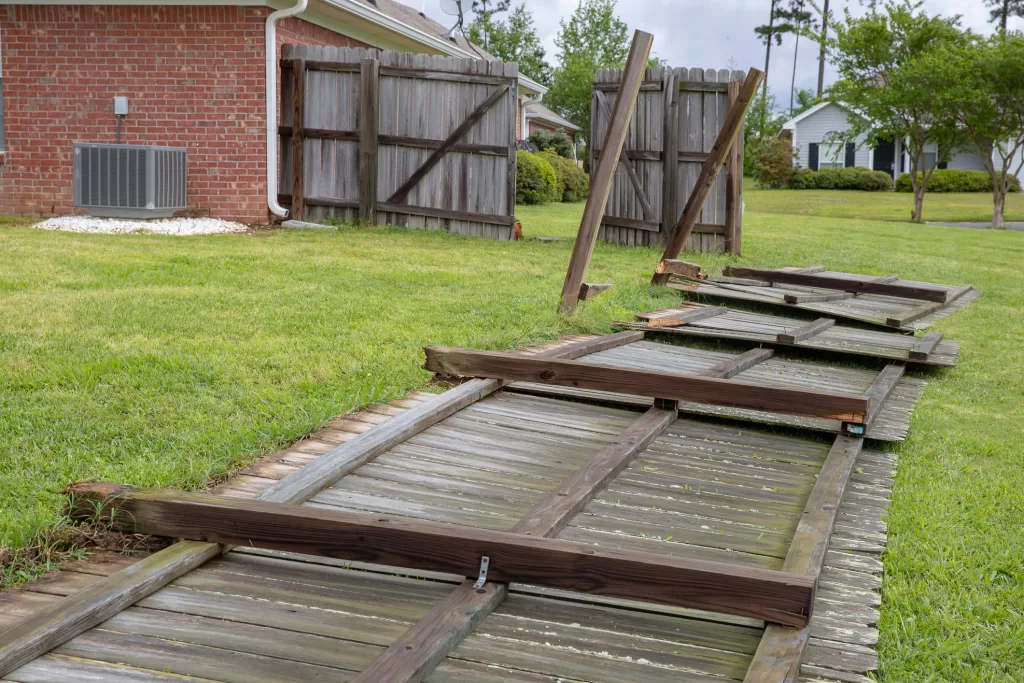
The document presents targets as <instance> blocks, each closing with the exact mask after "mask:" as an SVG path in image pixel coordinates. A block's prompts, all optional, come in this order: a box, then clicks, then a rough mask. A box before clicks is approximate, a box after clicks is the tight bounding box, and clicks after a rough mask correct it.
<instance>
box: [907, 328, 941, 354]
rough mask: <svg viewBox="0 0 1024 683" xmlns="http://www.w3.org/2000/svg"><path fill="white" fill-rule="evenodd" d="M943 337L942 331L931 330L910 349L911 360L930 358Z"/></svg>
mask: <svg viewBox="0 0 1024 683" xmlns="http://www.w3.org/2000/svg"><path fill="white" fill-rule="evenodd" d="M942 339H943V337H942V333H941V332H929V333H928V334H926V335H924V337H922V338H921V341H919V342H917V343H916V344H914V346H913V348H911V349H910V359H911V360H928V356H929V355H930V354H932V353H934V351H935V348H936V347H937V346H938V345H939V342H941V341H942Z"/></svg>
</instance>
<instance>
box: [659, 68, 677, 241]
mask: <svg viewBox="0 0 1024 683" xmlns="http://www.w3.org/2000/svg"><path fill="white" fill-rule="evenodd" d="M666 71H667V73H666V75H665V84H664V86H663V87H664V88H665V114H664V117H665V121H664V124H665V145H664V152H663V154H662V162H661V176H662V177H661V180H662V190H661V197H662V204H661V228H660V230H661V235H660V237H661V240H662V241H664V240H667V239H668V233H669V231H670V230H671V229H672V226H673V225H675V224H676V220H677V219H678V218H679V202H678V201H677V199H678V197H679V81H678V80H676V72H675V69H669V68H666Z"/></svg>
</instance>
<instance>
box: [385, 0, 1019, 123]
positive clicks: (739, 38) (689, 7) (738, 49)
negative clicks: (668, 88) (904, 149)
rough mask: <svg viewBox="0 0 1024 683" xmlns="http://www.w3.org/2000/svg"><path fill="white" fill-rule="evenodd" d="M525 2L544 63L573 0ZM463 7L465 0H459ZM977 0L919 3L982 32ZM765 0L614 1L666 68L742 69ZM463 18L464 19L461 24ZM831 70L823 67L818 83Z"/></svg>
mask: <svg viewBox="0 0 1024 683" xmlns="http://www.w3.org/2000/svg"><path fill="white" fill-rule="evenodd" d="M402 1H403V2H406V3H407V4H410V5H412V6H414V7H415V6H417V5H420V7H416V8H417V9H421V8H422V9H424V10H425V11H426V13H427V14H428V15H430V16H431V17H432V18H434V19H436V20H437V21H439V22H441V23H442V24H444V25H446V26H449V25H451V24H452V23H453V22H452V17H450V16H448V15H446V14H444V13H443V12H442V11H441V0H402ZM523 2H525V3H526V5H527V7H528V8H529V9H530V11H531V12H533V16H534V20H535V24H536V26H537V29H538V33H539V34H540V38H541V40H542V41H543V42H544V46H545V48H546V49H547V52H548V55H547V56H548V61H549V62H550V63H552V64H554V62H555V52H556V50H555V43H554V39H555V36H556V35H557V33H558V22H559V20H560V19H562V18H565V17H568V16H569V15H570V14H572V11H573V9H575V8H576V6H577V4H578V3H579V0H513V6H516V5H518V4H521V3H523ZM464 4H465V5H467V6H468V5H470V4H471V3H470V0H464ZM847 5H849V6H850V8H851V10H853V11H856V12H858V13H861V12H863V10H862V9H860V5H859V3H858V2H857V0H832V8H833V11H834V12H835V13H836V14H841V13H842V9H843V7H845V6H847ZM984 5H985V3H984V2H983V0H925V3H924V9H925V10H926V11H927V12H929V13H932V14H944V15H952V14H962V15H963V22H962V23H963V25H964V26H966V27H968V28H971V29H973V30H975V31H978V32H982V33H990V32H991V30H992V27H991V25H990V24H989V23H988V9H987V8H986V7H985V6H984ZM768 8H769V0H618V3H617V14H618V15H619V17H620V18H621V19H622V20H623V21H625V22H626V24H627V25H628V26H629V27H630V29H641V30H644V31H647V32H649V33H652V34H654V53H655V54H656V55H657V56H658V57H661V58H662V59H664V60H665V61H666V62H667V63H668V64H669V65H671V66H676V67H679V66H685V67H701V68H715V69H722V68H729V67H732V66H734V67H735V68H739V69H747V68H748V67H751V66H756V67H758V68H759V69H763V68H764V50H765V48H764V45H763V44H762V43H760V42H759V41H758V40H757V39H756V37H755V36H754V27H755V26H758V25H760V24H765V23H767V22H768ZM468 20H469V18H467V22H468ZM1011 22H1012V23H1011V26H1010V28H1016V29H1024V20H1021V19H1014V20H1011ZM793 47H794V38H793V36H792V35H787V36H785V38H784V41H783V44H782V47H778V46H776V45H774V44H773V45H772V61H771V68H770V69H769V72H768V87H769V88H771V89H772V91H773V92H774V93H775V95H776V98H777V99H778V103H779V105H780V107H782V108H788V106H789V89H790V79H791V78H792V75H793V61H794V60H793ZM816 47H817V46H815V45H813V44H812V43H811V42H810V41H808V40H807V39H805V38H801V39H800V45H799V53H798V57H797V59H796V85H797V88H812V89H814V88H816V87H817V80H818V62H817V57H818V55H817V50H816V49H815V48H816ZM831 79H832V72H831V70H830V69H829V67H828V65H826V75H825V84H826V87H827V85H828V83H829V81H830V80H831Z"/></svg>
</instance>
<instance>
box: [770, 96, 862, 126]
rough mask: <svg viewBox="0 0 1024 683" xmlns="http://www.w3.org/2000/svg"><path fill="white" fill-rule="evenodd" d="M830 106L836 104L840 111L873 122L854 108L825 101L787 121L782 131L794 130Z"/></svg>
mask: <svg viewBox="0 0 1024 683" xmlns="http://www.w3.org/2000/svg"><path fill="white" fill-rule="evenodd" d="M830 104H834V105H836V106H837V107H839V108H840V109H842V110H844V111H846V112H849V113H852V114H856V115H857V116H859V117H861V118H862V119H864V120H865V121H871V119H869V118H868V117H867V116H864V114H861V113H860V112H859V111H857V110H856V109H854V108H853V107H848V106H846V105H845V104H843V103H841V102H833V101H832V100H825V101H824V102H818V103H817V104H816V105H814V106H813V107H811V108H810V109H808V110H807V111H805V112H803V113H801V114H797V115H796V116H794V117H793V118H791V119H790V120H789V121H786V122H785V123H784V124H782V130H793V129H794V126H795V125H796V124H798V123H800V122H801V121H803V120H804V119H806V118H807V117H808V116H811V115H812V114H816V113H818V112H819V111H821V110H822V109H824V108H825V107H827V106H828V105H830Z"/></svg>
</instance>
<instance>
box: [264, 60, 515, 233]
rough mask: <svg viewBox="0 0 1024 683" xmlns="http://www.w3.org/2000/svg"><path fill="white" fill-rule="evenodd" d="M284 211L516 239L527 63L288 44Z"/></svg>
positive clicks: (283, 67) (283, 144)
mask: <svg viewBox="0 0 1024 683" xmlns="http://www.w3.org/2000/svg"><path fill="white" fill-rule="evenodd" d="M282 54H283V58H282V60H281V119H280V120H281V127H280V130H279V133H280V136H281V137H280V139H281V164H280V169H281V171H280V174H281V175H280V180H279V182H280V185H279V187H280V188H281V196H280V201H281V203H282V204H290V205H291V213H292V216H293V217H295V218H298V219H307V220H308V219H314V220H315V219H317V218H327V217H334V218H339V219H342V220H359V221H363V222H370V223H379V224H382V225H384V224H386V225H402V226H409V227H417V228H428V229H435V230H436V229H440V230H448V231H449V232H453V233H458V234H461V235H473V236H477V237H490V238H493V239H506V240H507V239H511V237H512V224H513V222H514V220H515V218H514V214H515V196H516V154H515V142H516V116H517V102H516V82H517V78H518V75H519V70H518V67H517V65H516V64H505V63H503V62H486V61H483V60H477V59H468V58H467V59H458V58H453V57H435V56H430V55H415V54H411V53H406V52H391V51H384V52H380V51H377V50H367V49H363V48H334V47H307V46H300V45H285V46H284V49H283V51H282Z"/></svg>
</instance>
